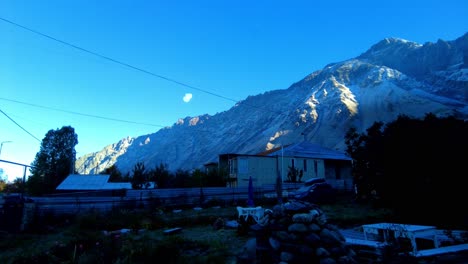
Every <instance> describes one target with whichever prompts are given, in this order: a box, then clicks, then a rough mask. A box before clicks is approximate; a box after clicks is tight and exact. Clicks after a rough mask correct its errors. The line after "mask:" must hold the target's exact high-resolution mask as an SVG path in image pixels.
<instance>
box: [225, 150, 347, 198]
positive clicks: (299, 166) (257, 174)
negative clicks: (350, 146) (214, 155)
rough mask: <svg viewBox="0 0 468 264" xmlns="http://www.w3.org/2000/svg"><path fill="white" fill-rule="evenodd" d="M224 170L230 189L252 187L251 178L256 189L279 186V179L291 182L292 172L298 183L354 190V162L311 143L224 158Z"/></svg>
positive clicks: (231, 155)
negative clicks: (319, 182) (320, 180)
mask: <svg viewBox="0 0 468 264" xmlns="http://www.w3.org/2000/svg"><path fill="white" fill-rule="evenodd" d="M219 166H220V168H223V167H224V168H226V169H228V171H229V180H230V182H229V183H228V185H229V186H230V187H243V186H248V179H249V177H250V176H252V178H253V179H254V180H255V185H257V186H261V185H269V184H275V183H276V178H277V177H278V176H279V177H281V179H282V181H283V182H288V181H291V179H290V178H288V172H289V171H292V170H293V169H295V170H297V173H298V174H297V178H296V181H298V182H304V181H306V180H308V179H311V178H325V179H326V180H327V182H328V183H330V184H331V185H332V186H333V187H335V188H337V189H341V190H352V188H353V179H352V174H351V168H352V159H351V158H350V157H349V156H347V155H346V154H345V153H342V152H340V151H336V150H332V149H328V148H324V147H321V146H320V145H317V144H313V143H310V142H300V143H296V144H291V145H288V146H285V147H283V148H277V149H272V150H269V151H266V152H262V153H258V154H255V155H248V154H234V153H230V154H221V155H219Z"/></svg>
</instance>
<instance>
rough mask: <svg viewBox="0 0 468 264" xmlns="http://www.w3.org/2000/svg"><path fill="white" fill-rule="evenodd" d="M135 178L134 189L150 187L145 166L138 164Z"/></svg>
mask: <svg viewBox="0 0 468 264" xmlns="http://www.w3.org/2000/svg"><path fill="white" fill-rule="evenodd" d="M132 172H133V177H132V180H131V183H132V188H133V189H142V188H147V187H148V181H147V174H146V172H145V165H144V164H143V163H142V162H138V163H137V164H136V165H135V167H134V168H133V171H132Z"/></svg>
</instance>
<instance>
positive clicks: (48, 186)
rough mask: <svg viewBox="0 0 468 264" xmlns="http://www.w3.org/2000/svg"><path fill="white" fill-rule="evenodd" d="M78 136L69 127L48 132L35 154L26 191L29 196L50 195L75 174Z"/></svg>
mask: <svg viewBox="0 0 468 264" xmlns="http://www.w3.org/2000/svg"><path fill="white" fill-rule="evenodd" d="M77 144H78V135H77V134H76V133H75V129H74V128H73V127H71V126H64V127H62V128H61V129H56V130H49V131H48V132H47V134H46V135H45V137H44V139H43V140H42V143H41V147H40V150H39V152H38V153H37V154H36V157H35V159H34V161H33V162H32V167H31V169H30V172H31V176H30V177H29V179H28V181H27V184H26V185H27V189H28V192H29V193H30V194H31V195H42V194H46V193H52V192H54V191H55V188H56V187H57V186H58V185H59V184H60V183H61V182H62V181H63V180H64V179H65V178H66V177H67V176H68V175H69V174H72V173H75V160H76V151H75V146H76V145H77Z"/></svg>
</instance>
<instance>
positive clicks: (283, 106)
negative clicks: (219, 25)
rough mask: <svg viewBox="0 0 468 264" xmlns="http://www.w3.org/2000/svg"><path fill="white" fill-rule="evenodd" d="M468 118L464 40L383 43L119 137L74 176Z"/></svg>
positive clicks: (196, 164) (184, 165)
mask: <svg viewBox="0 0 468 264" xmlns="http://www.w3.org/2000/svg"><path fill="white" fill-rule="evenodd" d="M429 112H431V113H434V114H436V115H439V116H444V115H454V116H456V117H458V118H463V119H466V118H467V117H468V33H467V34H465V35H463V36H462V37H460V38H458V39H456V40H453V41H444V40H439V41H437V42H436V43H425V44H418V43H415V42H411V41H407V40H403V39H398V38H387V39H384V40H382V41H380V42H379V43H377V44H375V45H374V46H372V47H371V48H370V49H369V50H367V51H366V52H364V53H363V54H362V55H360V56H358V57H356V58H353V59H350V60H346V61H343V62H339V63H333V64H329V65H327V66H325V67H324V68H323V69H322V70H319V71H316V72H314V73H312V74H310V75H308V76H306V77H305V78H304V79H302V80H300V81H299V82H297V83H294V84H293V85H291V86H290V87H289V88H287V89H284V90H274V91H269V92H265V93H263V94H258V95H255V96H249V97H247V98H246V99H245V100H243V101H242V102H239V103H238V104H236V105H235V106H234V107H232V108H231V109H229V110H227V111H225V112H221V113H217V114H215V115H213V116H211V115H202V116H197V117H186V118H183V119H179V120H178V121H177V122H176V123H174V125H172V126H170V127H167V128H163V129H160V130H159V131H157V132H156V133H153V134H149V135H143V136H139V137H137V138H124V139H122V140H121V141H120V142H118V143H115V144H112V145H109V146H107V147H105V148H104V149H103V150H101V151H99V152H95V153H91V154H87V155H84V156H82V157H80V158H79V159H78V160H77V162H76V169H77V171H78V172H79V173H84V174H86V173H97V172H100V171H102V170H104V169H105V168H107V167H110V166H111V165H113V164H115V165H116V166H117V167H118V168H119V170H121V171H122V172H124V173H125V172H129V171H131V170H132V168H133V167H134V165H135V164H136V163H137V162H143V163H144V164H145V167H146V168H154V167H156V166H157V165H159V164H161V163H164V164H167V165H168V166H169V169H170V170H176V169H186V170H191V169H195V168H201V167H202V166H203V164H205V163H207V162H212V161H217V158H218V155H219V154H223V153H242V154H256V153H259V152H262V151H265V150H268V149H271V148H274V147H277V146H280V145H285V144H290V143H295V142H298V141H302V140H307V141H310V142H313V143H318V144H320V145H322V146H324V147H328V148H333V149H338V150H344V148H345V144H344V135H345V133H346V132H347V131H348V129H349V128H350V127H356V128H357V129H358V131H364V130H365V129H367V128H368V127H369V126H371V125H372V124H373V123H374V122H375V121H382V122H384V123H386V122H390V121H392V120H394V119H395V118H396V117H397V116H398V115H400V114H405V115H408V116H411V117H415V118H418V117H423V116H424V115H425V114H426V113H429Z"/></svg>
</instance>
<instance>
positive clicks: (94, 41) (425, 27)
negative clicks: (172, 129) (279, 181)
mask: <svg viewBox="0 0 468 264" xmlns="http://www.w3.org/2000/svg"><path fill="white" fill-rule="evenodd" d="M0 18H2V19H6V20H8V21H11V22H14V23H17V24H20V25H22V26H25V27H27V28H30V29H32V30H35V31H37V32H40V33H43V34H46V35H48V36H51V37H53V38H56V39H58V40H61V41H64V42H67V43H69V44H72V45H75V46H77V47H80V48H83V49H86V50H89V51H92V52H95V53H97V54H100V55H102V56H106V57H108V58H111V59H113V60H117V61H119V62H123V63H126V64H128V65H131V66H133V67H137V68H139V69H142V70H145V71H148V72H150V73H153V74H155V75H157V76H162V77H166V78H169V79H171V80H175V81H177V82H180V83H183V84H186V85H187V86H184V85H180V84H176V83H174V82H170V81H167V80H164V79H162V78H159V77H157V76H155V75H151V74H147V73H143V72H141V71H138V70H135V69H131V68H129V67H125V66H123V65H121V64H118V63H115V62H111V61H109V60H106V59H103V58H100V57H97V56H94V55H92V54H89V53H86V52H83V51H80V50H78V49H75V48H72V47H70V46H67V45H64V44H63V43H59V42H56V41H54V40H51V39H50V38H46V37H44V36H40V35H38V34H35V33H32V32H30V31H28V30H25V29H23V28H21V27H18V26H15V25H13V24H11V23H8V22H6V21H5V20H0V36H1V38H0V110H2V111H3V112H4V113H5V114H7V115H8V116H9V117H10V118H11V119H13V120H14V121H15V122H16V123H17V124H19V125H20V126H21V127H22V128H24V130H26V131H27V132H29V133H30V134H31V135H30V134H28V133H27V132H26V131H24V130H23V129H22V128H20V127H19V126H18V125H17V124H15V123H14V122H12V120H11V119H9V118H8V117H7V116H6V115H4V114H2V113H0V142H4V141H11V142H8V143H4V144H3V147H2V150H1V153H0V159H4V160H9V161H13V162H18V163H23V164H30V163H31V162H32V161H33V160H34V156H35V154H36V153H37V152H38V151H39V147H40V141H41V140H42V139H43V137H44V135H45V134H46V133H47V131H49V130H50V129H59V128H61V127H62V126H68V125H70V126H72V127H74V128H75V132H76V133H77V134H78V141H79V143H78V145H77V146H76V150H77V152H78V156H81V155H84V154H87V153H90V152H95V151H99V150H101V149H102V148H103V147H105V146H107V145H109V144H112V143H115V142H117V141H118V140H120V139H122V138H124V137H127V136H132V137H136V136H140V135H145V134H150V133H154V132H156V131H157V130H159V129H160V128H161V127H164V126H171V125H172V124H174V123H175V122H176V121H177V119H178V118H184V117H187V116H197V115H202V114H211V115H214V114H216V113H218V112H222V111H226V110H229V109H230V108H231V107H232V106H233V105H234V104H235V101H239V100H242V99H244V98H246V97H247V96H249V95H257V94H261V93H263V92H266V91H270V90H276V89H286V88H288V87H289V86H290V85H291V84H293V83H294V82H297V81H299V80H301V79H302V78H304V77H305V76H306V75H308V74H310V73H312V72H314V71H316V70H319V69H321V68H323V67H324V66H325V65H327V64H328V63H332V62H338V61H342V60H346V59H350V58H353V57H356V56H358V55H360V54H361V53H363V52H365V51H366V50H367V49H368V48H370V47H371V46H372V45H373V44H375V43H377V42H378V41H380V40H382V39H384V38H386V37H399V38H403V39H407V40H410V41H415V42H418V43H421V44H424V43H426V42H435V41H437V40H438V39H444V40H453V39H456V38H458V37H460V36H461V35H463V34H464V33H466V32H467V28H468V27H467V26H468V2H467V1H462V0H459V1H453V0H446V1H427V0H426V1H130V0H128V1H119V0H117V1H108V0H104V1H95V0H92V1H56V0H48V1H22V0H3V1H1V2H0ZM188 93H190V94H192V98H191V99H190V100H185V101H184V100H183V99H184V97H185V95H186V94H188ZM226 98H227V99H226ZM34 105H35V106H34ZM38 106H42V107H38ZM43 107H45V108H43ZM50 108H53V109H58V110H61V111H55V110H51V109H50ZM63 110H64V111H71V112H76V113H81V114H87V115H94V116H100V117H106V118H111V119H119V120H124V121H130V122H135V123H145V124H147V125H144V124H134V123H128V122H118V121H110V120H105V119H99V118H92V117H86V116H82V115H77V114H70V113H66V112H63ZM36 138H37V139H39V140H37V139H36ZM0 168H3V169H4V171H5V174H7V175H8V179H9V180H13V179H14V178H16V177H20V176H22V174H23V169H22V168H21V167H19V166H11V165H7V164H5V163H1V162H0Z"/></svg>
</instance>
